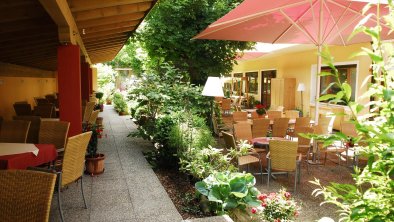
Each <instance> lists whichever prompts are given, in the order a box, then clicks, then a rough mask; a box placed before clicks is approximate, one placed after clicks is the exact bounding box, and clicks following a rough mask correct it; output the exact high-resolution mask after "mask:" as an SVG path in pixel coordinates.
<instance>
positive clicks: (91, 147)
mask: <svg viewBox="0 0 394 222" xmlns="http://www.w3.org/2000/svg"><path fill="white" fill-rule="evenodd" d="M83 131H84V132H87V131H92V136H91V138H90V141H89V144H88V149H87V154H86V156H85V160H86V173H88V174H90V175H92V176H93V175H98V174H102V173H103V172H104V159H105V155H104V154H102V153H97V143H98V139H99V138H102V132H103V129H102V127H101V126H99V125H97V124H87V125H85V126H84V128H83Z"/></svg>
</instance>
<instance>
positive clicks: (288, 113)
mask: <svg viewBox="0 0 394 222" xmlns="http://www.w3.org/2000/svg"><path fill="white" fill-rule="evenodd" d="M285 117H286V118H289V119H297V118H298V117H300V112H299V111H298V110H286V111H285Z"/></svg>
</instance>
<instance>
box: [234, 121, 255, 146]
mask: <svg viewBox="0 0 394 222" xmlns="http://www.w3.org/2000/svg"><path fill="white" fill-rule="evenodd" d="M233 127H234V135H235V138H236V141H237V142H239V141H240V140H247V141H252V138H253V136H252V126H251V125H250V124H249V123H247V122H240V123H236V124H234V125H233Z"/></svg>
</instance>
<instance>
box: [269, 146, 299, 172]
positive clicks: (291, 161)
mask: <svg viewBox="0 0 394 222" xmlns="http://www.w3.org/2000/svg"><path fill="white" fill-rule="evenodd" d="M269 147H270V151H269V153H270V155H269V156H270V158H271V169H273V170H279V171H287V172H292V171H295V170H296V159H297V147H298V144H297V142H295V141H286V140H271V141H270V143H269Z"/></svg>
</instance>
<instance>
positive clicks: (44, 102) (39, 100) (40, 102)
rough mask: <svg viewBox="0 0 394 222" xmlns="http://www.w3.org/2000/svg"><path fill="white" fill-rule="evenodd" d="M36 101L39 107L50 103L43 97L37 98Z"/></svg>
mask: <svg viewBox="0 0 394 222" xmlns="http://www.w3.org/2000/svg"><path fill="white" fill-rule="evenodd" d="M34 100H35V101H36V104H37V106H40V105H45V104H48V103H49V101H48V100H47V99H46V98H43V97H35V98H34Z"/></svg>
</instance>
